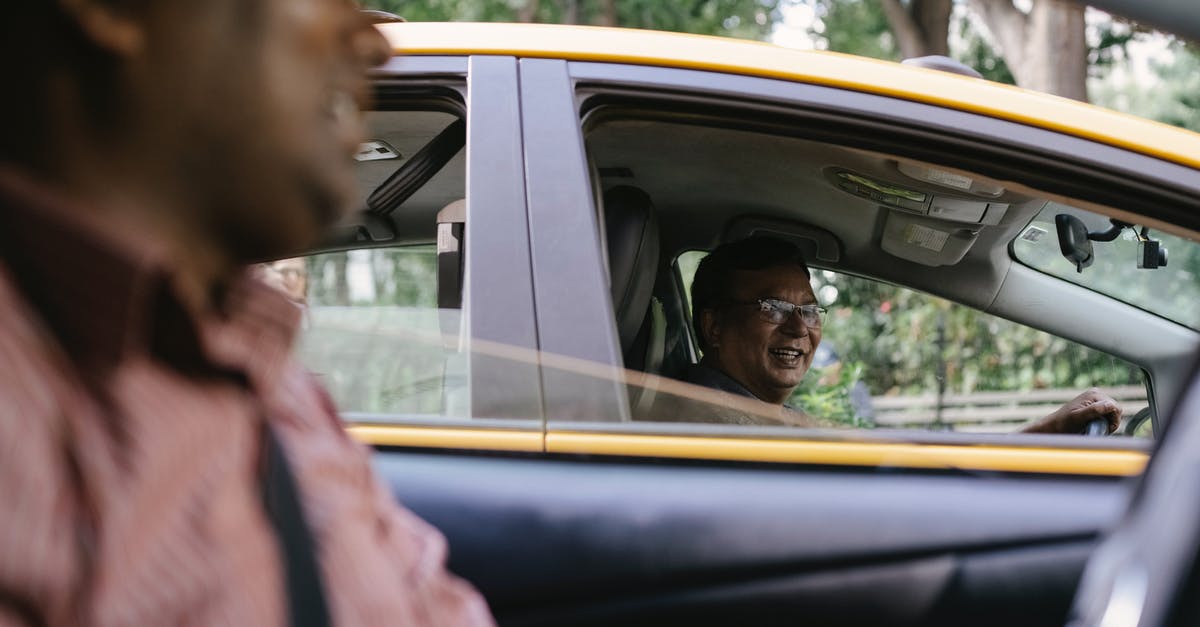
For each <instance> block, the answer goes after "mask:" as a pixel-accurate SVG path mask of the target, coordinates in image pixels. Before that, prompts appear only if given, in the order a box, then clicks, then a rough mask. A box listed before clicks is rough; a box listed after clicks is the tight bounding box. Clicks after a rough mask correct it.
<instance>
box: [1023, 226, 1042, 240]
mask: <svg viewBox="0 0 1200 627" xmlns="http://www.w3.org/2000/svg"><path fill="white" fill-rule="evenodd" d="M1046 233H1047V231H1046V229H1043V228H1041V227H1037V226H1031V227H1029V228H1027V229H1025V232H1024V233H1022V234H1021V239H1023V240H1025V241H1027V242H1033V243H1035V244H1036V243H1037V242H1038V241H1040V240H1041V239H1042V238H1043V237H1045V236H1046Z"/></svg>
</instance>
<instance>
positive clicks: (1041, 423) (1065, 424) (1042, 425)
mask: <svg viewBox="0 0 1200 627" xmlns="http://www.w3.org/2000/svg"><path fill="white" fill-rule="evenodd" d="M1093 420H1103V421H1104V422H1105V423H1106V424H1107V429H1106V430H1105V431H1104V434H1108V433H1112V432H1114V431H1116V430H1117V427H1118V426H1119V425H1120V424H1121V406H1120V405H1118V404H1117V402H1116V401H1115V400H1113V399H1112V397H1111V396H1109V395H1107V394H1105V393H1104V392H1101V391H1100V390H1099V389H1098V388H1091V389H1089V390H1087V391H1085V392H1084V393H1082V394H1080V395H1079V396H1076V397H1075V398H1073V399H1071V400H1070V401H1068V402H1067V403H1066V404H1065V405H1063V406H1062V407H1059V408H1058V409H1056V410H1054V413H1052V414H1050V415H1049V416H1046V417H1045V418H1042V419H1041V420H1038V421H1037V422H1035V423H1033V424H1031V425H1029V426H1027V427H1025V428H1023V429H1021V431H1022V432H1023V433H1085V432H1086V431H1087V428H1088V424H1089V423H1091V422H1092V421H1093Z"/></svg>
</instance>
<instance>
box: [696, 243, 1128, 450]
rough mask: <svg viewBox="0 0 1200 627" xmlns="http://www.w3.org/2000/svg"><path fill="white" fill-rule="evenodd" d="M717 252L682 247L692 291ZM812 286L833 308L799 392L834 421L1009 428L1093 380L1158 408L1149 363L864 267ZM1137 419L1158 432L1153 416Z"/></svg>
mask: <svg viewBox="0 0 1200 627" xmlns="http://www.w3.org/2000/svg"><path fill="white" fill-rule="evenodd" d="M705 254H706V253H704V252H703V251H691V252H687V253H684V254H682V255H680V256H679V258H678V261H677V270H678V272H679V275H680V278H681V280H682V282H683V285H684V286H685V287H686V288H687V289H686V290H685V291H686V292H687V294H688V298H689V299H690V291H691V290H690V288H691V283H692V277H693V276H694V274H695V270H696V266H697V265H698V263H699V261H700V259H702V258H703V257H704V255H705ZM812 286H813V290H814V292H815V293H816V295H817V299H818V301H819V302H820V303H821V304H822V305H823V306H825V307H826V308H827V310H828V313H827V314H826V317H825V321H824V323H823V328H822V339H821V343H820V344H819V345H818V347H817V350H816V351H815V355H814V358H813V363H812V368H811V369H810V371H809V372H808V373H807V374H806V375H805V377H804V378H803V379H802V380H801V383H800V385H799V386H798V387H797V388H796V390H795V391H794V392H793V393H792V396H791V398H790V399H789V400H788V404H789V405H791V406H793V407H796V408H799V409H802V410H803V411H804V412H806V413H808V414H811V415H813V416H814V417H817V418H819V419H821V420H822V423H823V424H828V425H832V426H843V427H854V428H876V427H879V428H911V429H930V430H944V431H960V432H985V433H986V432H993V433H1005V432H1011V431H1014V430H1016V429H1019V428H1020V427H1021V426H1023V425H1025V424H1027V423H1029V422H1032V421H1034V420H1036V419H1038V418H1040V417H1043V416H1045V415H1048V414H1050V413H1051V412H1053V411H1054V410H1055V409H1057V408H1058V407H1060V406H1062V404H1063V403H1065V402H1067V401H1069V400H1071V399H1072V398H1074V397H1075V396H1076V395H1078V394H1079V393H1081V392H1082V391H1084V390H1086V389H1088V388H1090V387H1093V386H1096V387H1099V388H1100V389H1101V390H1102V391H1104V392H1105V393H1107V394H1109V395H1110V396H1112V397H1113V398H1114V399H1115V400H1117V401H1118V403H1120V405H1121V406H1122V410H1123V413H1124V416H1125V419H1126V421H1128V420H1129V419H1132V418H1133V417H1134V416H1135V415H1137V414H1138V412H1139V411H1142V410H1144V409H1146V408H1147V400H1146V387H1145V382H1144V374H1143V372H1142V371H1141V370H1140V369H1138V368H1136V367H1135V366H1133V365H1131V364H1129V363H1127V362H1124V361H1122V360H1120V359H1117V358H1115V357H1112V356H1110V355H1107V354H1105V353H1102V352H1099V351H1096V350H1092V349H1090V348H1088V347H1085V346H1082V345H1080V344H1077V343H1075V342H1071V341H1069V340H1066V339H1063V338H1059V337H1055V336H1053V335H1050V334H1047V333H1044V332H1042V331H1038V330H1036V329H1032V328H1029V327H1026V326H1023V325H1020V324H1016V323H1014V322H1010V321H1007V320H1003V319H1000V318H997V317H995V316H991V315H988V314H986V313H983V312H980V311H977V310H974V309H971V308H969V307H964V306H961V305H957V304H955V303H951V302H949V301H946V300H943V299H940V298H936V297H933V296H929V295H927V294H922V293H920V292H916V291H912V290H908V289H905V288H901V287H897V286H894V285H889V284H886V283H881V282H877V281H872V280H869V279H863V278H860V277H855V276H852V275H847V274H840V273H836V272H830V271H827V270H820V269H814V270H813V277H812ZM688 304H689V309H690V301H689V303H688ZM1137 426H1138V428H1137V429H1136V430H1135V431H1136V435H1137V436H1140V437H1150V436H1151V432H1150V421H1149V420H1147V421H1145V422H1144V423H1141V424H1140V425H1137Z"/></svg>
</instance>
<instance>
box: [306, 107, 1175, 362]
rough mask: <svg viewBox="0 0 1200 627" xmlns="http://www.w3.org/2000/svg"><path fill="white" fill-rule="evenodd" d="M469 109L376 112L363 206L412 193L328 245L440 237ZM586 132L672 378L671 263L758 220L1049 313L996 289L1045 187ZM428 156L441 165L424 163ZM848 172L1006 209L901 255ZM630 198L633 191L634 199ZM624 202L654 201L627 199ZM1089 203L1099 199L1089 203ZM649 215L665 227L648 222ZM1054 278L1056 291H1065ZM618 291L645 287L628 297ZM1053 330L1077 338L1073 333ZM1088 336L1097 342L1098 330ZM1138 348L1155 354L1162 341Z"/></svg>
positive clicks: (624, 120) (678, 130)
mask: <svg viewBox="0 0 1200 627" xmlns="http://www.w3.org/2000/svg"><path fill="white" fill-rule="evenodd" d="M459 120H461V114H460V113H458V112H453V111H411V110H404V111H377V112H372V113H371V114H370V115H369V120H368V122H369V124H370V126H371V128H372V129H373V137H372V139H374V140H377V141H380V142H383V143H384V144H386V145H387V146H389V147H390V148H391V149H392V150H394V152H395V153H396V155H397V157H396V158H391V159H380V160H368V161H363V162H361V163H359V167H358V178H359V185H360V189H361V190H364V191H363V196H362V203H363V206H369V203H370V202H371V201H370V200H369V199H371V198H372V196H373V195H375V196H376V199H377V197H378V192H376V190H379V189H380V188H381V186H382V187H383V188H387V187H388V186H389V183H391V184H394V183H395V181H396V180H397V179H401V180H405V181H406V183H405V185H404V191H403V194H401V196H402V198H401V199H400V202H399V203H395V202H393V203H391V204H387V203H385V204H382V205H378V206H376V207H373V208H372V209H371V212H372V213H373V214H376V215H380V216H384V219H385V220H386V223H387V227H388V228H387V229H385V230H386V231H387V232H385V233H383V234H382V236H375V235H372V233H371V228H369V227H370V221H369V220H366V221H364V223H363V224H356V225H353V226H351V227H350V228H349V229H346V230H343V231H341V232H340V233H339V234H337V235H336V236H335V238H334V239H333V240H331V242H330V243H329V244H328V246H327V247H328V248H346V247H350V246H363V245H392V244H396V243H405V242H430V241H433V240H434V238H435V235H436V233H435V231H436V222H437V220H436V216H437V214H438V212H439V211H441V210H442V209H443V208H444V207H446V206H447V205H449V204H451V203H452V202H454V201H455V200H458V199H460V198H462V196H463V190H464V189H465V159H466V156H465V153H466V151H465V150H462V149H461V145H460V144H461V143H462V141H463V138H462V136H461V133H455V132H453V131H454V129H455V126H456V124H458V125H459V126H461V123H460V122H459ZM459 130H461V128H460V129H459ZM439 143H440V144H441V145H440V146H439V145H438V144H439ZM586 144H587V150H588V154H589V159H590V160H591V161H592V163H593V165H594V168H593V172H594V175H595V176H598V178H599V185H598V187H599V188H600V189H602V190H608V191H611V190H613V189H614V188H625V189H627V190H635V191H636V192H640V193H634V192H628V191H627V193H625V194H624V195H623V200H622V201H621V203H620V204H615V205H614V209H613V212H614V216H617V215H621V216H623V217H620V218H617V217H613V218H612V220H613V221H612V222H611V223H609V224H607V225H606V226H607V228H606V231H607V234H606V235H605V237H608V238H612V240H613V241H609V242H608V246H607V247H608V251H607V252H608V254H609V262H610V270H611V277H612V287H613V302H614V304H615V306H616V311H615V314H616V316H617V318H618V321H619V323H618V327H619V330H620V333H619V335H620V339H621V343H622V352H623V354H624V356H625V363H626V366H627V367H629V368H632V369H634V370H637V371H642V370H645V371H648V372H652V373H660V374H665V375H667V376H673V375H677V374H678V371H679V369H680V368H681V367H682V365H685V364H687V363H689V362H691V361H694V360H695V358H696V355H695V348H694V344H693V342H692V341H691V339H690V337H689V335H688V334H689V333H690V332H691V331H690V329H689V328H687V324H686V320H687V318H688V315H687V312H686V311H684V308H685V306H686V305H685V303H686V301H685V298H684V295H683V294H682V292H681V286H679V285H677V284H675V280H674V278H673V275H672V271H671V264H672V263H673V261H674V259H675V258H676V257H677V256H678V255H679V254H680V253H682V252H685V251H687V250H707V249H711V248H712V247H713V246H715V245H716V244H718V243H720V242H721V241H727V240H729V239H735V238H737V237H741V236H744V235H748V234H750V233H753V232H755V229H756V228H757V230H758V231H759V232H761V231H766V232H771V233H774V234H776V235H783V236H786V237H791V238H793V240H795V241H798V242H802V243H803V241H804V240H805V238H809V239H811V238H813V237H816V238H817V239H821V237H824V238H826V239H828V240H830V241H832V242H833V244H832V246H833V247H834V248H836V252H835V253H834V254H833V256H832V257H829V258H824V259H815V260H814V264H813V265H814V266H816V267H821V268H825V269H830V270H836V271H838V272H845V273H849V274H855V275H859V276H864V277H867V278H872V279H876V280H882V281H885V282H891V283H896V284H900V285H904V286H906V287H910V288H914V289H917V290H921V291H925V292H928V293H930V294H933V295H936V296H941V297H944V298H948V299H950V300H952V301H955V302H959V303H962V304H965V305H968V306H972V307H975V308H977V309H981V310H985V311H987V310H989V308H991V307H995V306H996V305H997V304H1000V305H1004V304H1005V303H1008V305H1007V309H1006V310H1003V311H1002V312H1001V313H1003V314H1005V315H1006V317H1012V318H1013V319H1015V320H1017V321H1019V322H1024V323H1026V324H1033V326H1039V325H1038V323H1039V322H1040V320H1039V319H1022V318H1021V316H1022V311H1021V310H1020V303H1013V302H1012V301H1013V300H1014V298H1013V297H1006V296H1005V294H1004V292H1003V291H1002V290H1003V288H1004V287H1005V278H1006V277H1007V276H1008V275H1009V274H1010V273H1012V272H1013V271H1023V270H1025V269H1024V268H1021V267H1017V266H1019V264H1015V263H1014V262H1013V261H1012V259H1011V258H1010V256H1009V253H1008V244H1009V242H1011V241H1012V240H1013V238H1015V237H1016V236H1017V235H1018V234H1019V233H1021V231H1022V229H1024V228H1025V226H1026V225H1027V224H1028V223H1029V222H1030V221H1031V220H1032V219H1033V217H1034V216H1036V215H1037V213H1038V212H1039V211H1040V210H1041V209H1042V208H1043V207H1044V206H1045V205H1046V202H1047V200H1046V198H1045V197H1044V196H1045V195H1044V194H1038V193H1036V192H1034V191H1032V190H1029V189H1028V188H1026V187H1024V186H1022V185H1020V184H1019V183H1014V182H1011V181H993V180H989V179H986V178H984V177H980V176H978V175H975V174H973V173H970V172H962V171H960V170H955V169H954V168H953V167H952V166H949V165H946V164H933V165H932V166H930V165H929V164H925V163H921V162H916V161H912V160H910V159H902V158H898V157H896V156H894V155H889V154H880V153H876V152H871V151H867V150H862V149H858V148H851V147H846V146H838V145H831V144H829V143H826V142H821V141H814V140H811V139H805V138H803V137H794V136H791V135H787V134H784V133H781V132H780V133H767V132H761V131H755V130H747V129H743V128H737V127H736V125H733V124H732V123H731V124H730V125H728V126H721V125H714V124H713V123H712V122H711V121H706V122H705V123H704V124H699V125H697V124H693V123H689V121H688V120H682V119H681V120H663V119H653V120H647V119H644V118H640V117H636V116H635V117H622V116H619V115H617V116H609V117H607V118H605V119H604V120H603V121H602V122H601V123H597V124H593V125H590V126H588V127H587V129H586ZM431 155H432V158H433V161H432V162H428V161H429V158H430V156H431ZM421 162H427V163H421ZM927 166H928V167H933V168H936V170H937V171H938V172H940V173H943V174H944V175H945V176H956V175H957V176H961V177H964V178H969V179H971V180H972V181H974V184H980V185H985V186H991V187H994V188H996V189H999V190H1002V191H999V192H998V193H997V192H996V191H995V190H991V191H990V192H989V193H988V194H974V193H969V192H965V191H963V190H961V189H953V188H950V187H948V186H946V185H937V184H933V183H930V182H927V181H925V180H920V179H918V178H916V177H914V176H913V175H912V171H913V168H914V167H917V168H921V167H927ZM839 172H846V173H851V174H853V175H854V176H855V177H861V178H862V179H865V180H868V181H871V182H873V183H874V184H878V185H881V186H883V187H885V188H886V187H887V186H893V185H894V186H898V187H902V188H904V189H906V190H911V191H914V192H917V193H924V194H929V195H931V196H933V195H936V196H941V197H954V198H958V199H970V200H972V201H978V202H981V203H997V204H1000V205H1002V206H1004V208H1005V210H1004V211H1003V212H1001V213H1000V214H999V215H998V216H996V217H995V219H989V218H991V217H992V216H991V215H990V214H989V216H988V217H985V218H984V219H983V220H981V222H980V223H978V224H970V223H962V222H958V223H955V222H947V221H940V222H939V223H940V224H943V225H945V226H946V227H947V228H948V229H950V230H953V231H956V232H958V233H962V234H963V235H964V236H965V237H964V239H965V240H966V241H967V243H968V246H967V247H966V249H965V250H963V251H961V259H960V260H955V259H953V258H950V259H943V260H938V259H932V260H929V259H924V260H921V259H916V260H912V259H903V258H899V257H897V256H895V255H894V254H893V253H892V252H889V251H887V250H884V248H883V247H881V245H880V242H881V239H885V238H886V237H887V232H888V230H889V229H891V230H895V229H894V228H892V227H891V226H889V224H890V223H889V221H890V220H893V219H895V218H896V216H897V215H898V214H903V213H904V212H901V211H896V210H894V209H893V210H889V209H888V208H887V207H885V206H883V205H882V204H881V203H880V202H878V201H877V199H876V198H872V197H864V195H862V194H858V195H856V194H854V193H850V192H847V191H846V190H845V189H843V187H842V186H841V185H839V183H840V182H842V179H840V178H839V177H838V173H839ZM635 197H636V198H638V200H637V201H636V202H634V201H633V200H632V199H633V198H635ZM608 200H609V199H608V198H607V197H602V198H597V204H598V205H599V207H598V208H599V210H600V211H601V212H606V210H607V207H606V205H607V204H608ZM630 202H633V205H643V206H644V207H645V208H648V209H640V210H639V209H634V208H633V207H632V206H627V207H623V206H622V205H623V204H628V203H630ZM400 204H402V206H399V205H400ZM1079 206H1083V207H1087V208H1089V209H1092V208H1093V207H1091V206H1090V205H1088V204H1086V203H1079ZM397 207H399V208H397ZM606 219H608V218H607V216H606ZM653 222H657V225H656V226H652V223H653ZM987 222H994V224H988V223H987ZM927 223H928V222H927ZM747 224H749V225H751V226H749V227H748V226H747ZM364 225H366V226H364ZM755 225H757V226H755ZM651 228H655V229H657V231H658V233H659V237H658V252H657V254H648V246H649V241H648V240H646V239H645V237H646V235H647V234H648V233H650V232H651V231H650V230H649V229H651ZM813 233H816V234H824V235H813ZM639 238H641V239H639ZM630 255H632V256H630ZM652 257H657V261H652V260H651V259H650V258H652ZM938 264H944V265H938ZM1057 283H1058V282H1057V281H1055V282H1054V285H1053V288H1054V289H1059V287H1060V286H1059V285H1058V284H1057ZM631 289H632V291H629V290H631ZM1065 289H1072V286H1065ZM647 290H651V291H652V292H653V297H648V298H649V300H648V302H646V303H642V301H641V296H640V295H641V294H645V293H646V292H647ZM621 292H627V295H628V294H633V293H637V294H639V297H638V298H637V299H630V298H627V297H626V296H622V295H621ZM1022 297H1024V296H1022ZM1052 313H1053V312H1052ZM1054 315H1059V316H1060V317H1062V318H1063V320H1061V321H1059V327H1061V328H1062V329H1067V330H1068V331H1069V328H1070V325H1069V321H1068V320H1067V319H1068V318H1069V317H1070V315H1071V312H1070V311H1063V312H1060V313H1054ZM1126 315H1127V316H1131V318H1127V319H1133V318H1132V317H1136V316H1137V314H1136V312H1135V313H1130V314H1126ZM654 319H658V320H659V321H660V324H659V327H660V326H662V325H663V324H665V325H666V327H667V329H668V330H667V332H666V333H665V336H664V332H663V331H662V329H661V328H659V327H656V326H655V325H654V324H653V323H652V321H653V320H654ZM631 320H632V321H636V322H631ZM664 320H665V321H666V322H665V323H664V322H662V321H664ZM681 320H682V321H683V322H682V323H681V322H679V321H681ZM1147 323H1149V324H1155V322H1154V321H1148V322H1147ZM681 327H682V328H681ZM1046 330H1049V331H1051V332H1055V330H1053V329H1046ZM1058 334H1060V335H1063V336H1064V337H1070V335H1069V332H1068V333H1067V334H1063V333H1061V332H1059V333H1058ZM1072 339H1076V341H1080V339H1079V338H1072ZM1102 341H1111V345H1099V346H1096V347H1097V348H1100V349H1102V350H1106V351H1108V352H1110V353H1112V354H1114V355H1116V356H1118V357H1121V358H1124V359H1126V360H1129V361H1132V362H1134V363H1145V361H1146V360H1145V359H1144V354H1142V353H1139V352H1138V351H1139V350H1141V348H1139V347H1138V346H1136V345H1133V346H1131V345H1130V344H1129V343H1127V342H1121V341H1119V340H1118V339H1111V340H1102ZM635 343H636V347H635V346H634V344H635ZM1092 343H1093V345H1095V342H1094V338H1093V342H1092ZM1144 352H1145V354H1149V353H1151V352H1152V349H1151V348H1146V349H1145V351H1144Z"/></svg>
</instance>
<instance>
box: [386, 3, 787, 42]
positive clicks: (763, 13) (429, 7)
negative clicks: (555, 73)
mask: <svg viewBox="0 0 1200 627" xmlns="http://www.w3.org/2000/svg"><path fill="white" fill-rule="evenodd" d="M527 1H534V2H535V5H536V11H534V12H533V15H532V19H533V21H535V22H542V23H547V24H559V23H565V22H568V21H572V19H571V16H572V15H573V16H574V20H573V21H574V22H575V23H580V24H603V23H605V19H606V18H605V16H606V13H607V11H608V6H607V3H606V2H605V1H604V0H540V1H537V0H524V1H523V0H419V1H418V0H365V1H364V2H363V5H364V6H366V7H368V8H373V9H380V10H384V11H388V12H391V13H395V14H397V15H401V16H403V17H404V18H405V19H407V20H410V21H414V22H426V21H472V22H515V21H518V20H519V19H520V18H521V10H522V9H523V8H525V7H526V6H527V5H526V2H527ZM611 2H612V5H611V6H612V9H614V10H615V14H616V22H617V26H623V27H629V28H649V29H655V30H665V31H674V32H683V33H695V34H701V35H722V36H729V37H741V38H746V39H764V38H765V37H766V36H767V35H769V34H770V32H771V28H772V27H773V25H774V24H775V22H777V21H778V20H779V17H780V16H779V3H780V0H611Z"/></svg>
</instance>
